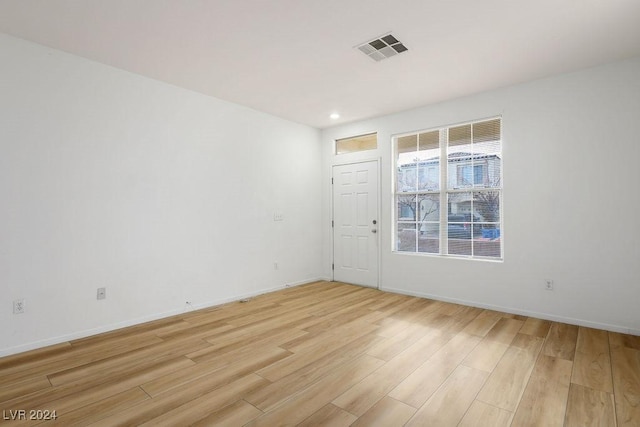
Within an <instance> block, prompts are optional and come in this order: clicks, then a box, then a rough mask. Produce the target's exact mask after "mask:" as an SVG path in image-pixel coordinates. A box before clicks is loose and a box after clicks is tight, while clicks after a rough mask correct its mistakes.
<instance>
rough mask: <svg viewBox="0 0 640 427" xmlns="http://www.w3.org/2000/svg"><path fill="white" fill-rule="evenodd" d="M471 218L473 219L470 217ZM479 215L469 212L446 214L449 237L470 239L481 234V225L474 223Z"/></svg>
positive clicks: (478, 218)
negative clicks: (472, 214)
mask: <svg viewBox="0 0 640 427" xmlns="http://www.w3.org/2000/svg"><path fill="white" fill-rule="evenodd" d="M472 218H473V219H472ZM479 221H480V217H478V216H477V215H474V216H473V217H472V216H471V214H469V213H467V214H451V215H449V216H448V227H447V230H448V235H449V238H450V239H471V237H472V236H473V237H478V236H480V235H482V226H481V225H480V224H474V223H475V222H479Z"/></svg>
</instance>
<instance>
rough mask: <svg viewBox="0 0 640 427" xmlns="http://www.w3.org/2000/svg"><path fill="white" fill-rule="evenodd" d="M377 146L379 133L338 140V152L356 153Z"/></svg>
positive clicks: (373, 148)
mask: <svg viewBox="0 0 640 427" xmlns="http://www.w3.org/2000/svg"><path fill="white" fill-rule="evenodd" d="M376 148H378V134H375V133H370V134H367V135H360V136H354V137H351V138H343V139H338V140H336V154H345V153H355V152H357V151H365V150H375V149H376Z"/></svg>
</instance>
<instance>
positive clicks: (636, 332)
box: [380, 287, 640, 336]
mask: <svg viewBox="0 0 640 427" xmlns="http://www.w3.org/2000/svg"><path fill="white" fill-rule="evenodd" d="M380 290H381V291H385V292H393V293H395V294H401V295H409V296H414V297H420V298H428V299H432V300H436V301H443V302H450V303H454V304H461V305H466V306H471V307H478V308H485V309H488V310H494V311H502V312H504V313H510V314H519V315H522V316H527V317H535V318H537V319H544V320H551V321H553V322H560V323H567V324H570V325H576V326H584V327H587V328H594V329H602V330H605V331H611V332H619V333H622V334H630V335H638V336H640V330H639V329H633V328H628V327H625V326H621V325H612V324H609V323H600V322H593V321H590V320H585V319H575V318H573V317H564V316H558V315H555V314H550V313H541V312H537V311H528V310H521V309H518V308H513V307H503V306H498V305H492V304H485V303H480V302H477V301H468V300H463V299H457V298H448V297H443V296H441V295H433V294H428V293H424V292H412V291H407V290H405V289H398V288H389V287H385V288H382V287H381V288H380Z"/></svg>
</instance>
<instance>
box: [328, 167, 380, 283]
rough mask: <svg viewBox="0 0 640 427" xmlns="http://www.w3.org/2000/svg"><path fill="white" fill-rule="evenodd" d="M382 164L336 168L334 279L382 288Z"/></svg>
mask: <svg viewBox="0 0 640 427" xmlns="http://www.w3.org/2000/svg"><path fill="white" fill-rule="evenodd" d="M378 225H379V224H378V162H377V161H372V162H363V163H353V164H348V165H339V166H334V167H333V260H334V262H333V279H334V280H336V281H340V282H346V283H354V284H357V285H364V286H370V287H374V288H377V287H378Z"/></svg>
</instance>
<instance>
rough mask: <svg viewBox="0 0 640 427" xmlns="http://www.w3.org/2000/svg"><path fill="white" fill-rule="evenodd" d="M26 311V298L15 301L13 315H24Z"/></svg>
mask: <svg viewBox="0 0 640 427" xmlns="http://www.w3.org/2000/svg"><path fill="white" fill-rule="evenodd" d="M24 310H25V306H24V298H20V299H17V300H15V301H13V314H22V313H24Z"/></svg>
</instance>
